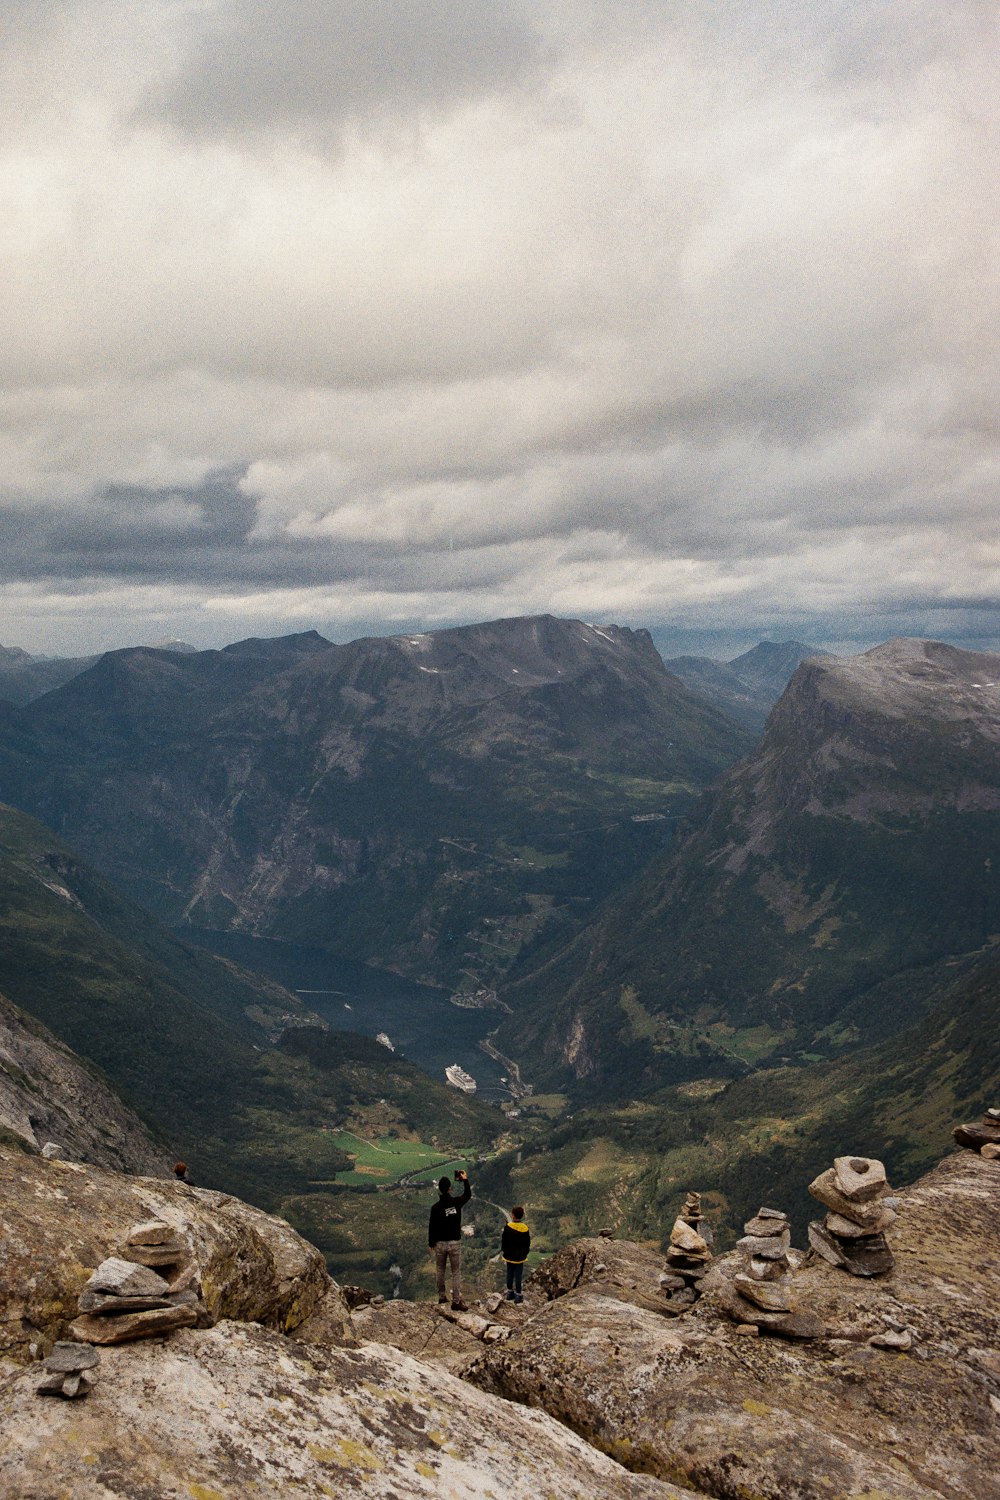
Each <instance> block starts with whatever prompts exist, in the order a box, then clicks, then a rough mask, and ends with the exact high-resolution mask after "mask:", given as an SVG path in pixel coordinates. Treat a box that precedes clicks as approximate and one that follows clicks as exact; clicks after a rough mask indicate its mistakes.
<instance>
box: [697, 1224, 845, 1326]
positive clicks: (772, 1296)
mask: <svg viewBox="0 0 1000 1500" xmlns="http://www.w3.org/2000/svg"><path fill="white" fill-rule="evenodd" d="M791 1246H792V1231H791V1226H790V1225H789V1222H788V1215H787V1214H785V1213H782V1212H781V1210H780V1209H777V1208H760V1209H758V1210H757V1213H756V1214H755V1215H754V1217H753V1218H752V1219H748V1220H747V1222H746V1223H745V1224H744V1226H743V1239H741V1240H738V1241H737V1249H738V1250H741V1251H742V1252H743V1256H744V1262H745V1264H744V1269H743V1270H742V1271H738V1272H737V1273H736V1275H735V1276H734V1277H733V1280H732V1282H731V1284H730V1285H729V1286H727V1287H726V1288H725V1289H724V1290H723V1292H722V1293H721V1300H722V1305H723V1307H724V1309H725V1311H726V1312H727V1313H728V1314H729V1316H730V1317H731V1318H732V1319H733V1320H734V1322H735V1323H737V1324H738V1325H739V1326H740V1328H741V1329H743V1330H744V1331H745V1332H747V1333H752V1332H753V1331H754V1330H756V1331H757V1332H758V1333H774V1334H777V1335H778V1336H779V1337H781V1338H791V1339H815V1338H822V1336H823V1334H824V1332H825V1331H826V1330H825V1326H824V1324H823V1323H822V1321H821V1320H820V1319H819V1318H818V1317H817V1316H816V1314H815V1313H813V1312H809V1311H804V1310H803V1309H802V1308H800V1307H798V1305H797V1304H796V1303H795V1301H794V1300H793V1298H792V1266H791V1262H790V1260H789V1258H788V1252H789V1250H790V1249H791Z"/></svg>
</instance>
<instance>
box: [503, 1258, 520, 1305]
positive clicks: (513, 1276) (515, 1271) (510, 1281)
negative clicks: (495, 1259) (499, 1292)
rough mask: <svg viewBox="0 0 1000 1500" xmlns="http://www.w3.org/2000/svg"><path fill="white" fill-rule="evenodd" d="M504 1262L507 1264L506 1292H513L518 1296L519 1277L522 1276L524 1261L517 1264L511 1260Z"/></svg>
mask: <svg viewBox="0 0 1000 1500" xmlns="http://www.w3.org/2000/svg"><path fill="white" fill-rule="evenodd" d="M506 1264H507V1290H508V1292H513V1293H514V1294H515V1296H517V1297H520V1295H521V1279H522V1277H523V1276H524V1262H523V1261H521V1262H519V1263H518V1264H516V1265H515V1264H514V1263H513V1262H512V1261H507V1263H506Z"/></svg>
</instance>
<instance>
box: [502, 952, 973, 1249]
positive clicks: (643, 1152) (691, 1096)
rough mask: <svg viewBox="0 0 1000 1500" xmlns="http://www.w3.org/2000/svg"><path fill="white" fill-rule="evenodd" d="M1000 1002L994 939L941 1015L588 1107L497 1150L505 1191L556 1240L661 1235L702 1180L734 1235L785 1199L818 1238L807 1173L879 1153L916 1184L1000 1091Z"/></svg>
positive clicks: (550, 1241) (551, 1242)
mask: <svg viewBox="0 0 1000 1500" xmlns="http://www.w3.org/2000/svg"><path fill="white" fill-rule="evenodd" d="M948 972H950V977H947V974H948ZM998 1017H1000V957H997V956H996V953H995V950H994V951H993V953H992V956H985V957H981V958H980V960H979V962H978V963H977V964H975V965H970V964H969V963H958V964H955V965H953V966H952V968H951V970H950V971H947V972H946V974H945V975H939V979H938V987H937V991H936V994H935V996H934V998H933V1003H932V1006H931V1009H930V1011H929V1013H928V1014H927V1016H926V1017H925V1019H923V1020H922V1021H919V1022H917V1023H916V1024H914V1025H913V1026H911V1027H910V1028H908V1029H907V1030H905V1031H903V1032H901V1033H900V1034H898V1035H895V1036H893V1037H891V1038H890V1039H888V1040H885V1041H883V1042H881V1043H879V1044H878V1045H877V1046H875V1047H871V1048H867V1049H865V1050H863V1051H859V1052H855V1053H853V1054H851V1055H848V1056H845V1057H842V1058H840V1059H838V1060H836V1061H834V1062H825V1063H821V1064H818V1065H813V1066H804V1067H784V1068H774V1069H761V1070H759V1071H757V1072H754V1073H752V1074H750V1075H749V1076H748V1077H745V1078H741V1079H738V1080H736V1081H733V1082H729V1083H727V1082H726V1081H725V1080H723V1079H718V1080H709V1079H704V1080H701V1081H691V1082H688V1083H681V1084H679V1085H676V1086H672V1087H669V1088H666V1089H663V1090H662V1091H660V1092H659V1093H658V1094H657V1095H655V1096H653V1097H649V1098H646V1099H644V1100H640V1101H631V1102H624V1103H621V1104H619V1105H617V1106H605V1107H602V1108H601V1109H600V1110H596V1109H595V1110H593V1111H588V1110H577V1112H576V1113H575V1114H574V1115H573V1116H572V1118H570V1117H565V1118H564V1119H563V1121H562V1122H560V1123H559V1124H558V1125H557V1126H556V1127H555V1129H554V1130H553V1131H552V1133H551V1135H549V1136H548V1138H547V1139H545V1140H544V1141H543V1140H541V1139H540V1140H539V1141H538V1142H537V1143H536V1145H535V1147H534V1148H532V1147H529V1148H527V1149H526V1150H524V1151H522V1153H521V1161H520V1163H517V1162H515V1160H514V1158H513V1157H512V1156H508V1157H506V1158H501V1159H498V1160H497V1161H496V1162H495V1163H493V1164H492V1165H491V1166H490V1167H489V1168H488V1169H487V1178H486V1182H485V1184H484V1187H485V1188H486V1190H488V1191H490V1192H491V1194H492V1196H496V1197H498V1198H499V1199H500V1200H501V1201H503V1200H504V1199H509V1198H511V1197H516V1198H518V1199H524V1200H525V1201H526V1202H527V1204H528V1205H529V1218H532V1222H533V1227H537V1230H538V1238H539V1243H540V1244H544V1245H546V1246H547V1247H548V1248H554V1247H555V1246H556V1245H557V1244H559V1243H562V1242H564V1241H565V1240H566V1239H567V1238H570V1237H572V1236H573V1235H576V1234H581V1233H593V1232H594V1231H595V1230H596V1229H598V1228H599V1227H601V1225H602V1224H605V1223H610V1224H613V1225H616V1226H617V1227H619V1228H621V1229H622V1230H623V1231H624V1232H628V1233H632V1234H634V1235H639V1236H648V1237H649V1238H651V1239H654V1240H661V1239H662V1238H663V1237H664V1236H666V1235H668V1234H669V1230H670V1227H671V1224H672V1222H673V1218H674V1216H675V1215H676V1213H677V1212H678V1211H679V1208H680V1205H681V1202H682V1200H683V1196H684V1194H685V1193H686V1192H687V1191H688V1190H689V1189H692V1188H694V1189H698V1190H700V1191H702V1192H703V1194H704V1195H705V1203H706V1206H707V1207H708V1208H710V1209H712V1210H713V1211H714V1216H715V1218H716V1220H717V1223H718V1225H719V1227H720V1228H721V1230H722V1240H723V1242H725V1241H726V1240H728V1241H730V1242H731V1241H732V1239H733V1238H734V1237H735V1235H736V1234H738V1233H739V1225H740V1224H741V1223H742V1221H743V1220H744V1219H745V1218H746V1217H748V1216H749V1215H750V1214H751V1213H753V1212H754V1211H755V1210H756V1209H757V1207H758V1206H759V1205H760V1204H761V1203H770V1204H771V1205H772V1206H774V1207H780V1208H784V1209H785V1210H786V1211H788V1212H790V1213H791V1214H792V1215H793V1219H794V1223H795V1228H796V1241H797V1243H802V1242H803V1240H804V1233H805V1225H806V1223H807V1221H808V1219H809V1218H810V1217H812V1216H814V1214H815V1213H817V1212H818V1209H817V1206H816V1205H815V1204H814V1203H813V1200H812V1199H811V1198H809V1196H808V1194H807V1192H806V1187H807V1184H808V1183H809V1182H810V1181H811V1180H812V1178H813V1177H814V1176H816V1174H817V1173H818V1172H820V1171H821V1170H822V1169H823V1168H824V1167H826V1166H828V1165H829V1164H830V1162H831V1161H832V1159H833V1157H834V1156H835V1155H843V1154H845V1153H853V1152H857V1153H861V1154H870V1155H874V1156H878V1157H880V1158H882V1159H883V1160H884V1161H885V1162H886V1163H887V1165H888V1167H889V1170H890V1176H891V1178H892V1180H893V1181H894V1182H896V1183H897V1184H900V1185H901V1184H903V1183H905V1182H908V1181H912V1180H913V1179H914V1178H915V1177H917V1176H919V1175H920V1174H921V1173H922V1172H924V1171H925V1170H927V1169H928V1168H929V1167H930V1166H931V1165H933V1163H934V1162H936V1161H937V1160H939V1158H940V1157H941V1155H942V1154H943V1153H944V1152H945V1151H947V1149H948V1148H949V1145H950V1143H951V1126H952V1125H953V1124H954V1123H955V1122H956V1121H958V1120H961V1119H974V1118H976V1117H977V1116H978V1114H979V1113H980V1112H981V1110H982V1109H983V1107H984V1106H986V1105H988V1104H994V1103H996V1102H997V1101H998V1099H1000V1027H998V1025H997V1021H998Z"/></svg>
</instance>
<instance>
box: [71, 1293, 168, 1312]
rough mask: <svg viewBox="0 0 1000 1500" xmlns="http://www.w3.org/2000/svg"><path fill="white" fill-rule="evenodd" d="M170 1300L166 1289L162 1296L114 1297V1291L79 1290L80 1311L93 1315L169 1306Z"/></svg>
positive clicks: (140, 1310) (144, 1310)
mask: <svg viewBox="0 0 1000 1500" xmlns="http://www.w3.org/2000/svg"><path fill="white" fill-rule="evenodd" d="M169 1306H170V1300H169V1296H168V1294H167V1292H166V1291H164V1293H163V1296H162V1297H153V1296H148V1297H145V1296H142V1295H141V1294H139V1295H137V1296H134V1297H116V1296H115V1294H114V1292H87V1291H84V1292H81V1293H80V1312H82V1313H92V1314H93V1315H94V1317H97V1318H103V1317H108V1316H110V1315H111V1314H112V1313H123V1312H148V1311H149V1310H150V1309H151V1308H154V1307H169Z"/></svg>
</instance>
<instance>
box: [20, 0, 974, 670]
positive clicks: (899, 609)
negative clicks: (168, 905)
mask: <svg viewBox="0 0 1000 1500" xmlns="http://www.w3.org/2000/svg"><path fill="white" fill-rule="evenodd" d="M998 14H1000V12H998V8H997V6H996V3H995V0H835V3H834V0H752V3H751V0H628V3H621V0H619V3H615V4H612V3H610V0H546V3H545V4H542V3H540V0H530V3H529V0H523V3H516V0H280V3H278V0H0V36H2V42H0V47H2V49H3V55H2V67H0V119H2V132H0V225H2V229H0V286H2V294H0V305H2V306H3V307H4V310H5V315H4V318H3V324H2V332H3V336H2V338H0V370H2V377H0V390H2V397H0V458H2V462H0V642H2V643H3V644H5V645H18V646H23V647H25V648H27V649H29V650H37V651H50V652H59V653H64V652H67V651H76V650H93V649H96V648H98V647H102V646H107V645H120V644H125V643H127V642H134V641H139V640H143V639H145V640H153V639H156V638H159V637H162V636H166V635H176V636H180V637H182V638H184V639H186V640H189V641H191V642H193V643H194V644H195V645H199V646H209V645H221V644H223V643H225V642H226V641H230V640H234V639H237V638H238V637H240V636H246V635H249V634H271V633H276V632H279V631H284V630H303V629H308V628H311V627H316V628H318V629H320V630H321V631H322V632H323V633H324V634H326V635H329V636H331V637H332V638H335V639H345V638H347V637H348V636H351V635H356V634H361V633H368V632H378V633H384V632H386V631H392V630H396V629H410V628H413V627H414V626H417V625H424V626H429V627H432V626H435V625H442V624H453V623H461V622H464V621H469V620H474V619H486V618H492V617H494V616H497V615H504V614H520V613H528V612H536V611H543V610H548V611H551V612H553V613H557V614H570V615H579V616H582V617H583V618H585V619H588V620H595V619H596V620H616V621H620V622H622V623H627V624H646V625H650V626H658V625H659V626H663V627H666V628H667V629H668V630H672V631H673V632H674V634H675V637H676V640H677V642H678V643H679V644H683V643H684V642H696V641H701V640H704V641H709V640H712V639H715V638H716V637H718V639H719V640H720V641H727V642H728V641H731V642H733V643H734V644H735V643H737V642H738V641H741V640H746V641H748V642H749V641H752V640H756V639H757V638H758V637H759V636H760V635H762V634H772V635H773V634H775V633H781V634H785V635H790V634H798V635H800V636H802V637H804V638H805V639H808V640H817V641H818V640H823V639H826V640H828V639H831V638H836V639H851V638H857V639H858V640H859V641H863V642H865V643H867V642H868V641H869V640H872V639H875V638H879V637H881V636H884V635H888V634H896V633H924V634H933V635H943V636H946V637H949V638H962V637H964V638H967V639H970V640H982V641H983V643H985V642H986V641H987V640H990V639H992V640H997V639H998V638H1000V615H998V613H997V611H998V607H1000V606H998V600H1000V524H998V513H1000V501H998V496H1000V484H998V478H1000V462H998V453H997V446H996V419H997V391H998V388H1000V381H998V369H997V329H998V327H1000V315H998V314H1000V309H998V306H997V285H998V276H997V272H998V256H997V225H998V223H1000V212H998V208H1000V205H998V202H997V188H996V184H997V165H998V162H997V145H998V129H997V125H998V117H997V101H998V99H1000V86H998V78H997V76H996V58H997V56H998V52H1000V49H998V41H1000V38H998V34H997V19H998Z"/></svg>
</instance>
